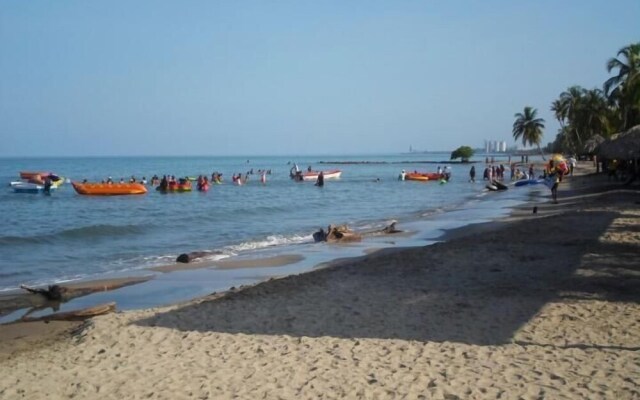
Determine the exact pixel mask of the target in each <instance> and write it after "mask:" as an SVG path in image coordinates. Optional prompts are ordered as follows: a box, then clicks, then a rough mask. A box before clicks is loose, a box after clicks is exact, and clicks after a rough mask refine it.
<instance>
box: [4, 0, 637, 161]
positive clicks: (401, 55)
mask: <svg viewBox="0 0 640 400" xmlns="http://www.w3.org/2000/svg"><path fill="white" fill-rule="evenodd" d="M638 21H640V1H638V0H610V1H604V0H602V1H595V0H583V1H578V0H566V1H558V0H553V1H549V0H538V1H526V2H523V1H513V0H512V1H506V0H505V1H499V0H483V1H444V0H443V1H428V0H423V1H401V0H400V1H355V0H354V1H284V0H282V1H243V0H239V1H213V0H211V1H161V0H154V1H142V0H141V1H118V0H111V1H99V0H96V1H86V0H79V1H71V0H69V1H37V0H35V1H24V0H0V157H7V156H87V155H92V156H93V155H95V156H109V155H132V156H135V155H145V156H153V155H177V156H182V155H318V154H328V155H330V154H336V155H341V154H389V153H401V152H406V151H408V149H409V146H412V147H413V149H414V150H423V151H451V150H453V149H455V148H457V147H459V146H471V147H483V145H484V140H485V139H488V140H505V141H507V143H508V144H509V145H512V144H515V142H514V140H513V138H512V134H511V129H512V125H513V121H514V114H515V113H517V112H521V111H522V110H523V108H524V107H525V106H532V107H534V108H536V109H538V114H539V116H540V117H542V118H544V119H545V120H546V130H545V134H544V139H543V142H544V143H545V144H546V143H547V142H551V141H553V139H554V138H555V136H556V133H557V129H558V127H559V126H558V123H557V122H556V121H555V119H554V117H553V113H552V112H551V111H550V110H549V108H550V105H551V102H552V101H553V100H555V99H556V98H557V97H558V96H559V94H560V93H561V92H562V91H564V90H566V89H567V88H568V87H570V86H572V85H581V86H583V87H585V88H588V89H591V88H594V87H601V86H602V83H603V82H604V81H605V80H606V79H607V78H608V77H609V76H610V75H609V74H608V73H607V71H606V67H605V65H606V62H607V60H608V59H609V58H611V57H615V56H616V54H617V52H618V50H619V49H620V48H622V47H624V46H626V45H628V44H631V43H634V42H638V41H640V25H639V24H638Z"/></svg>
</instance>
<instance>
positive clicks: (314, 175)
mask: <svg viewBox="0 0 640 400" xmlns="http://www.w3.org/2000/svg"><path fill="white" fill-rule="evenodd" d="M323 174H324V179H325V180H327V179H340V175H342V171H340V170H339V169H334V170H330V171H323ZM318 175H320V171H311V172H303V173H302V180H303V181H314V182H315V181H316V180H317V179H318Z"/></svg>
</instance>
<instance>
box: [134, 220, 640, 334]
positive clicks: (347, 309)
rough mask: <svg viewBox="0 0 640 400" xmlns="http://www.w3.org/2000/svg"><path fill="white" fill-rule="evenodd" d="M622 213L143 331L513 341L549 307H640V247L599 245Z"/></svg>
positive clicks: (160, 318)
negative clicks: (588, 302) (578, 303)
mask: <svg viewBox="0 0 640 400" xmlns="http://www.w3.org/2000/svg"><path fill="white" fill-rule="evenodd" d="M619 216H620V212H613V211H612V212H606V211H593V212H588V211H582V212H577V211H574V212H568V213H565V214H561V215H555V216H549V217H540V218H536V219H529V220H525V221H518V222H514V223H510V224H508V225H506V226H505V227H504V228H503V229H498V230H493V231H488V232H482V233H479V234H478V235H468V236H466V237H460V238H457V239H453V240H451V241H449V242H445V243H438V244H435V245H432V246H427V247H423V248H416V249H409V250H402V251H397V252H388V251H387V252H381V253H380V254H377V255H376V254H371V255H368V256H366V257H363V258H362V259H358V260H354V261H353V262H350V263H346V264H344V263H343V264H342V265H339V266H334V267H330V268H326V269H322V270H317V271H313V272H310V273H306V274H302V275H297V276H289V277H286V278H282V279H276V280H271V281H268V282H264V283H261V284H258V285H255V286H252V287H246V288H242V289H240V290H232V291H229V292H227V293H224V294H218V295H212V296H209V297H208V298H205V299H203V300H202V301H200V302H198V303H191V304H189V305H186V306H184V307H182V308H177V309H174V310H172V311H169V312H165V313H159V314H157V315H155V316H154V317H152V318H148V319H144V320H140V321H137V322H135V323H136V324H140V325H143V326H160V327H167V328H172V329H178V330H182V331H202V332H221V333H242V334H249V335H255V334H259V335H289V336H296V337H301V336H308V337H320V336H332V337H338V338H380V339H402V340H417V341H423V342H427V341H435V342H444V341H454V342H462V343H468V344H477V345H499V344H504V343H512V342H513V340H514V336H515V333H516V332H517V331H518V329H519V328H520V327H522V326H523V325H524V324H526V323H527V322H528V321H530V320H531V319H532V318H533V317H535V316H536V315H537V313H538V312H539V311H540V310H541V309H542V307H543V306H544V305H545V304H546V303H548V302H550V301H571V299H594V298H597V299H601V300H611V301H633V302H638V301H639V300H640V278H639V276H640V264H639V261H638V257H637V255H638V254H640V252H639V250H640V249H638V247H637V246H635V245H629V244H627V245H624V244H610V243H613V242H607V241H603V240H599V239H600V238H601V236H602V235H603V233H604V232H605V231H607V230H608V229H609V228H614V227H612V226H611V225H612V222H613V220H614V219H615V218H618V217H619ZM585 223H588V224H589V226H588V229H583V227H584V224H585ZM614 229H615V228H614ZM636 243H637V242H636ZM578 270H580V271H581V272H580V273H576V272H577V271H578ZM584 271H587V272H586V273H584ZM565 298H566V299H567V300H564V299H565Z"/></svg>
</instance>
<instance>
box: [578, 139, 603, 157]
mask: <svg viewBox="0 0 640 400" xmlns="http://www.w3.org/2000/svg"><path fill="white" fill-rule="evenodd" d="M605 140H606V139H605V138H604V137H602V136H600V135H593V136H591V137H590V138H589V139H587V141H585V142H584V146H582V151H583V152H584V153H586V154H593V153H594V152H595V151H596V149H597V148H598V146H600V144H601V143H602V142H604V141H605Z"/></svg>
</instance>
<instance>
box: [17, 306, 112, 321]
mask: <svg viewBox="0 0 640 400" xmlns="http://www.w3.org/2000/svg"><path fill="white" fill-rule="evenodd" d="M115 310H116V303H106V304H100V305H98V306H95V307H89V308H83V309H80V310H74V311H67V312H61V313H54V314H49V315H45V316H42V317H26V316H25V317H22V318H21V319H20V321H21V322H36V321H83V320H85V319H87V318H91V317H95V316H98V315H104V314H108V313H111V312H114V311H115Z"/></svg>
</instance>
